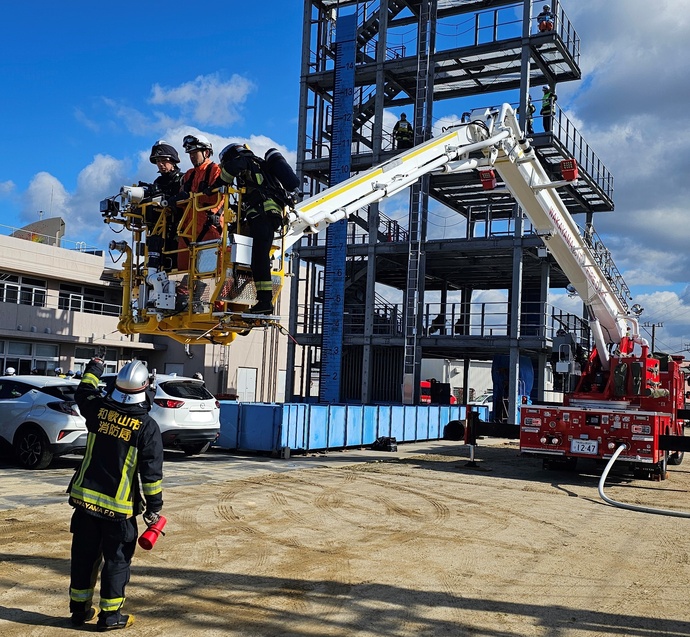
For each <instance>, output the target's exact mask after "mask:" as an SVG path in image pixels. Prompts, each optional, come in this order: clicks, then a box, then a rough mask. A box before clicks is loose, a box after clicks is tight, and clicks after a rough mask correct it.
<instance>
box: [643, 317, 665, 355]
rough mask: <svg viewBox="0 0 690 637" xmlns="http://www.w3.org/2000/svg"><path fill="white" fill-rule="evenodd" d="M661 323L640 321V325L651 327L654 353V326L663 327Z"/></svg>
mask: <svg viewBox="0 0 690 637" xmlns="http://www.w3.org/2000/svg"><path fill="white" fill-rule="evenodd" d="M663 326H664V324H663V323H642V325H641V326H640V327H651V328H652V348H651V349H652V354H653V353H654V341H655V339H656V328H657V327H663Z"/></svg>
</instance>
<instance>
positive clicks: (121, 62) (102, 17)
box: [0, 0, 690, 351]
mask: <svg viewBox="0 0 690 637" xmlns="http://www.w3.org/2000/svg"><path fill="white" fill-rule="evenodd" d="M562 4H563V6H564V8H565V10H566V12H567V13H568V15H569V17H570V20H571V22H572V23H573V25H574V27H575V29H576V30H577V32H578V35H579V36H580V38H581V42H582V45H581V47H582V48H581V50H582V57H581V67H582V69H583V77H584V81H582V82H573V83H569V84H564V85H562V86H559V87H558V94H559V105H560V106H561V107H562V108H563V109H565V111H566V113H567V115H568V117H569V118H571V119H572V120H573V121H574V122H576V125H577V127H578V129H579V130H580V132H582V134H583V135H584V137H585V138H586V140H587V141H588V142H589V144H590V145H591V146H592V148H593V149H594V150H595V152H596V154H597V155H598V156H599V157H600V158H601V159H602V160H603V161H604V163H605V164H606V165H607V167H608V168H609V169H610V170H611V172H612V173H613V175H614V178H615V193H614V199H615V203H616V211H615V212H614V213H613V214H605V215H598V216H597V217H596V218H595V224H596V229H597V231H598V232H599V234H600V235H602V236H603V237H604V240H605V241H606V244H607V246H608V247H609V248H610V249H611V250H612V253H613V257H614V260H615V261H616V264H617V265H618V267H619V269H620V270H621V271H622V273H623V275H624V277H625V279H626V281H627V283H628V284H629V285H630V287H631V289H632V290H633V293H634V296H635V301H637V302H639V303H641V305H643V306H644V307H645V308H646V312H645V313H644V314H643V315H642V320H643V321H649V322H652V323H663V324H664V327H663V328H659V329H657V340H658V342H659V344H660V346H662V347H664V348H666V350H667V351H678V350H681V349H683V348H684V347H685V346H687V345H688V344H689V343H690V288H689V287H688V279H689V277H688V272H690V254H689V253H688V245H689V244H690V224H689V223H688V215H689V214H690V211H689V210H688V204H687V202H688V200H689V199H690V180H688V178H687V175H688V173H689V172H690V121H688V118H687V104H688V102H689V99H690V70H689V67H688V65H687V62H686V60H687V53H688V48H689V47H690V45H689V44H688V42H690V11H688V0H658V1H657V2H655V3H654V10H653V11H650V9H649V3H648V2H647V1H646V0H608V1H607V2H601V1H600V0H563V2H562ZM302 5H303V3H302V1H301V0H263V1H262V2H254V3H251V2H225V3H214V4H211V5H208V4H207V5H203V6H202V7H200V10H197V7H196V5H195V4H193V3H190V2H178V1H177V0H172V1H169V2H166V3H160V2H155V3H154V2H141V1H140V2H132V1H130V0H118V2H112V3H98V4H94V3H92V2H86V1H85V0H69V1H66V2H48V1H47V0H42V1H37V2H28V3H4V6H3V24H4V26H5V29H4V30H3V31H4V32H3V40H2V44H0V47H2V59H3V64H2V66H1V67H0V79H1V80H2V85H3V88H4V91H3V98H4V99H3V100H2V101H0V117H1V118H2V121H3V124H4V126H3V141H4V142H5V143H4V145H3V146H4V152H3V154H2V157H1V158H0V224H2V225H5V226H21V225H25V224H26V223H29V222H31V221H35V220H37V219H38V218H39V215H38V211H39V210H43V211H44V214H49V215H51V216H57V215H60V216H62V217H63V218H65V220H66V222H67V238H68V239H72V240H74V241H78V240H85V241H87V242H88V243H89V244H90V245H99V246H105V245H107V242H108V241H109V240H110V238H112V233H111V231H110V230H109V229H108V228H107V227H105V225H104V224H103V223H102V222H101V218H100V214H99V212H98V201H99V200H100V199H102V198H104V197H106V196H109V195H112V194H115V193H116V192H117V191H118V190H119V187H120V185H122V184H126V183H133V182H136V181H138V180H139V179H142V180H150V179H152V178H153V177H154V176H155V168H154V167H153V166H152V165H151V164H149V162H148V152H149V149H150V147H151V144H152V143H153V142H154V141H155V140H157V139H161V138H164V139H167V140H168V141H170V142H171V143H173V145H175V146H177V148H178V149H180V148H181V139H182V137H183V135H184V134H186V133H187V132H193V131H201V132H203V133H204V134H206V135H208V136H209V137H210V138H211V140H212V141H213V142H214V145H215V147H216V149H217V150H219V149H220V148H222V147H223V146H224V145H225V144H226V143H229V142H230V141H248V142H249V143H250V145H251V146H252V147H253V148H254V149H255V150H257V151H263V150H266V149H267V148H268V147H270V146H274V145H275V146H278V148H280V149H281V150H282V151H283V152H284V153H285V154H286V156H287V157H288V158H289V159H291V160H293V161H294V157H295V150H296V146H297V115H298V112H297V111H298V102H299V74H300V59H301V40H302V30H303V27H302V15H303V6H302ZM540 5H541V3H540V2H537V3H535V7H536V8H537V10H538V8H539V7H540ZM199 14H201V16H200V15H199ZM458 29H459V30H461V27H458ZM396 37H399V38H400V44H405V37H406V33H404V32H403V33H401V34H400V35H399V36H396ZM535 89H537V90H535V91H534V93H535V94H538V93H539V91H538V88H537V87H535ZM488 99H489V101H490V103H491V104H493V103H496V102H497V101H499V100H500V99H502V97H500V96H490V97H489V98H488ZM454 109H455V105H453V104H450V103H449V104H444V105H443V106H441V107H440V108H439V109H438V111H437V112H436V115H449V116H451V117H452V116H459V115H460V114H461V113H462V112H463V110H465V108H464V107H463V105H460V104H459V105H457V112H456V111H455V110H454ZM387 118H388V119H389V120H390V121H391V122H393V121H395V114H394V113H388V114H387ZM182 167H183V168H186V167H188V161H187V159H186V157H184V158H183V165H182ZM441 225H442V224H441ZM439 227H440V226H439ZM561 300H562V302H563V303H564V304H567V303H571V304H576V303H577V300H573V299H567V297H565V298H562V299H561ZM643 335H644V333H643Z"/></svg>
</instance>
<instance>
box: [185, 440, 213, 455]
mask: <svg viewBox="0 0 690 637" xmlns="http://www.w3.org/2000/svg"><path fill="white" fill-rule="evenodd" d="M210 446H211V443H210V442H204V443H202V444H199V445H186V446H184V447H182V451H184V455H185V456H198V455H199V454H200V453H204V452H206V451H208V448H209V447H210Z"/></svg>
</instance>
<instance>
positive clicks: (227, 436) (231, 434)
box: [215, 400, 240, 449]
mask: <svg viewBox="0 0 690 637" xmlns="http://www.w3.org/2000/svg"><path fill="white" fill-rule="evenodd" d="M219 402H220V435H219V436H218V440H216V442H215V445H216V446H217V447H222V448H223V449H237V447H238V444H239V442H238V440H239V420H240V404H239V403H238V402H236V401H234V400H221V401H219Z"/></svg>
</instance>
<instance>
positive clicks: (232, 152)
mask: <svg viewBox="0 0 690 637" xmlns="http://www.w3.org/2000/svg"><path fill="white" fill-rule="evenodd" d="M253 155H254V153H253V152H252V151H251V150H250V149H249V147H248V146H247V145H246V144H228V145H227V146H226V147H225V148H223V150H221V151H220V154H219V155H218V161H219V162H220V167H221V170H222V171H223V172H224V173H227V175H230V176H232V177H234V176H237V175H238V174H239V173H240V172H242V171H243V170H244V169H245V168H246V167H247V159H248V158H249V157H252V156H253ZM230 181H232V179H230Z"/></svg>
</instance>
